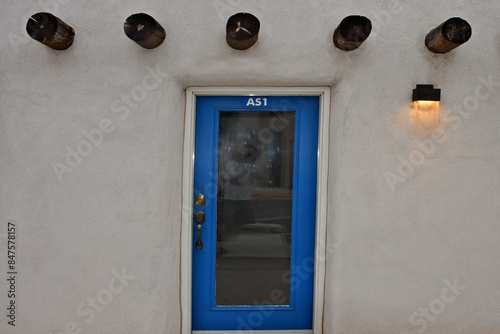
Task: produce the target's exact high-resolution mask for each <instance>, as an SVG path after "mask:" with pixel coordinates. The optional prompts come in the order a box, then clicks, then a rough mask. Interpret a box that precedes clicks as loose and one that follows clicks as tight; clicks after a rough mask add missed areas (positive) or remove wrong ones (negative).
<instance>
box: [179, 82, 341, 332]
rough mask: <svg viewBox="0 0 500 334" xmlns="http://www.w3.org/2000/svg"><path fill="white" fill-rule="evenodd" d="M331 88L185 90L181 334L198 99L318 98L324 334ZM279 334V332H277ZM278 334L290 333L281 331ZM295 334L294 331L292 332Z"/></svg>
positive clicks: (317, 311) (188, 288)
mask: <svg viewBox="0 0 500 334" xmlns="http://www.w3.org/2000/svg"><path fill="white" fill-rule="evenodd" d="M330 91H331V89H330V87H324V86H321V87H233V86H217V87H190V88H187V89H186V110H185V114H184V142H183V157H182V187H181V189H182V190H181V191H182V193H181V196H182V199H181V200H182V202H181V240H180V241H181V249H180V251H181V254H180V255H181V256H180V261H181V262H180V271H181V272H180V275H179V284H180V304H181V305H180V306H181V310H180V311H181V334H191V331H192V329H191V323H192V318H191V317H192V314H191V312H192V308H191V303H192V269H193V267H192V256H193V228H192V227H193V226H192V225H193V191H194V144H195V119H196V97H197V96H318V97H319V129H318V130H319V131H318V170H317V190H316V233H315V247H314V259H315V261H314V287H313V294H314V296H313V298H314V299H313V331H312V333H314V334H320V333H322V329H323V311H324V290H325V273H326V261H325V260H326V222H327V204H328V157H329V137H330V136H329V129H330V95H331V94H330ZM276 333H277V332H276ZM279 333H283V334H285V333H288V332H287V331H279ZM290 333H292V331H290Z"/></svg>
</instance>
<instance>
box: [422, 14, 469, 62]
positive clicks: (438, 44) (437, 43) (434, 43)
mask: <svg viewBox="0 0 500 334" xmlns="http://www.w3.org/2000/svg"><path fill="white" fill-rule="evenodd" d="M471 35H472V28H471V26H470V25H469V23H467V21H465V20H463V19H461V18H459V17H452V18H451V19H448V20H446V21H445V22H444V23H442V24H440V25H439V26H437V27H436V28H434V29H432V30H431V31H429V33H428V34H427V36H425V46H426V47H427V48H428V49H429V50H430V51H432V52H434V53H446V52H448V51H451V50H453V49H454V48H456V47H457V46H459V45H462V44H463V43H465V42H467V41H468V40H469V38H470V37H471Z"/></svg>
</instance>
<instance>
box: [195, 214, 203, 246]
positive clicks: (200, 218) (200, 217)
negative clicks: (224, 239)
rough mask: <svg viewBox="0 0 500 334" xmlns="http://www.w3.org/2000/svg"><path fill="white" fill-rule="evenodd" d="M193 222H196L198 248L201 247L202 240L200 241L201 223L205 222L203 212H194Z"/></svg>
mask: <svg viewBox="0 0 500 334" xmlns="http://www.w3.org/2000/svg"><path fill="white" fill-rule="evenodd" d="M194 222H195V223H196V224H198V241H196V249H198V250H200V249H202V248H203V242H202V241H201V224H203V223H204V222H205V212H202V211H198V212H196V213H195V214H194Z"/></svg>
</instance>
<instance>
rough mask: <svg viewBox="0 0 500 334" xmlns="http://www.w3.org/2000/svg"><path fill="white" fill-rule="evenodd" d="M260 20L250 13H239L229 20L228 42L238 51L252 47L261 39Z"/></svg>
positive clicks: (227, 27)
mask: <svg viewBox="0 0 500 334" xmlns="http://www.w3.org/2000/svg"><path fill="white" fill-rule="evenodd" d="M259 30H260V22H259V19H258V18H256V17H255V16H253V15H252V14H249V13H237V14H234V15H233V16H231V17H230V18H229V19H228V20H227V24H226V41H227V44H229V46H230V47H232V48H233V49H236V50H246V49H249V48H250V47H252V46H253V45H254V44H255V43H256V42H257V39H258V38H259Z"/></svg>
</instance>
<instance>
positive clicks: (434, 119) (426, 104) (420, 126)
mask: <svg viewBox="0 0 500 334" xmlns="http://www.w3.org/2000/svg"><path fill="white" fill-rule="evenodd" d="M412 101H413V111H412V118H413V130H414V131H415V132H432V131H434V130H435V129H437V127H438V125H439V104H440V101H441V89H439V88H434V86H433V85H417V88H415V89H414V90H413V98H412Z"/></svg>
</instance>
